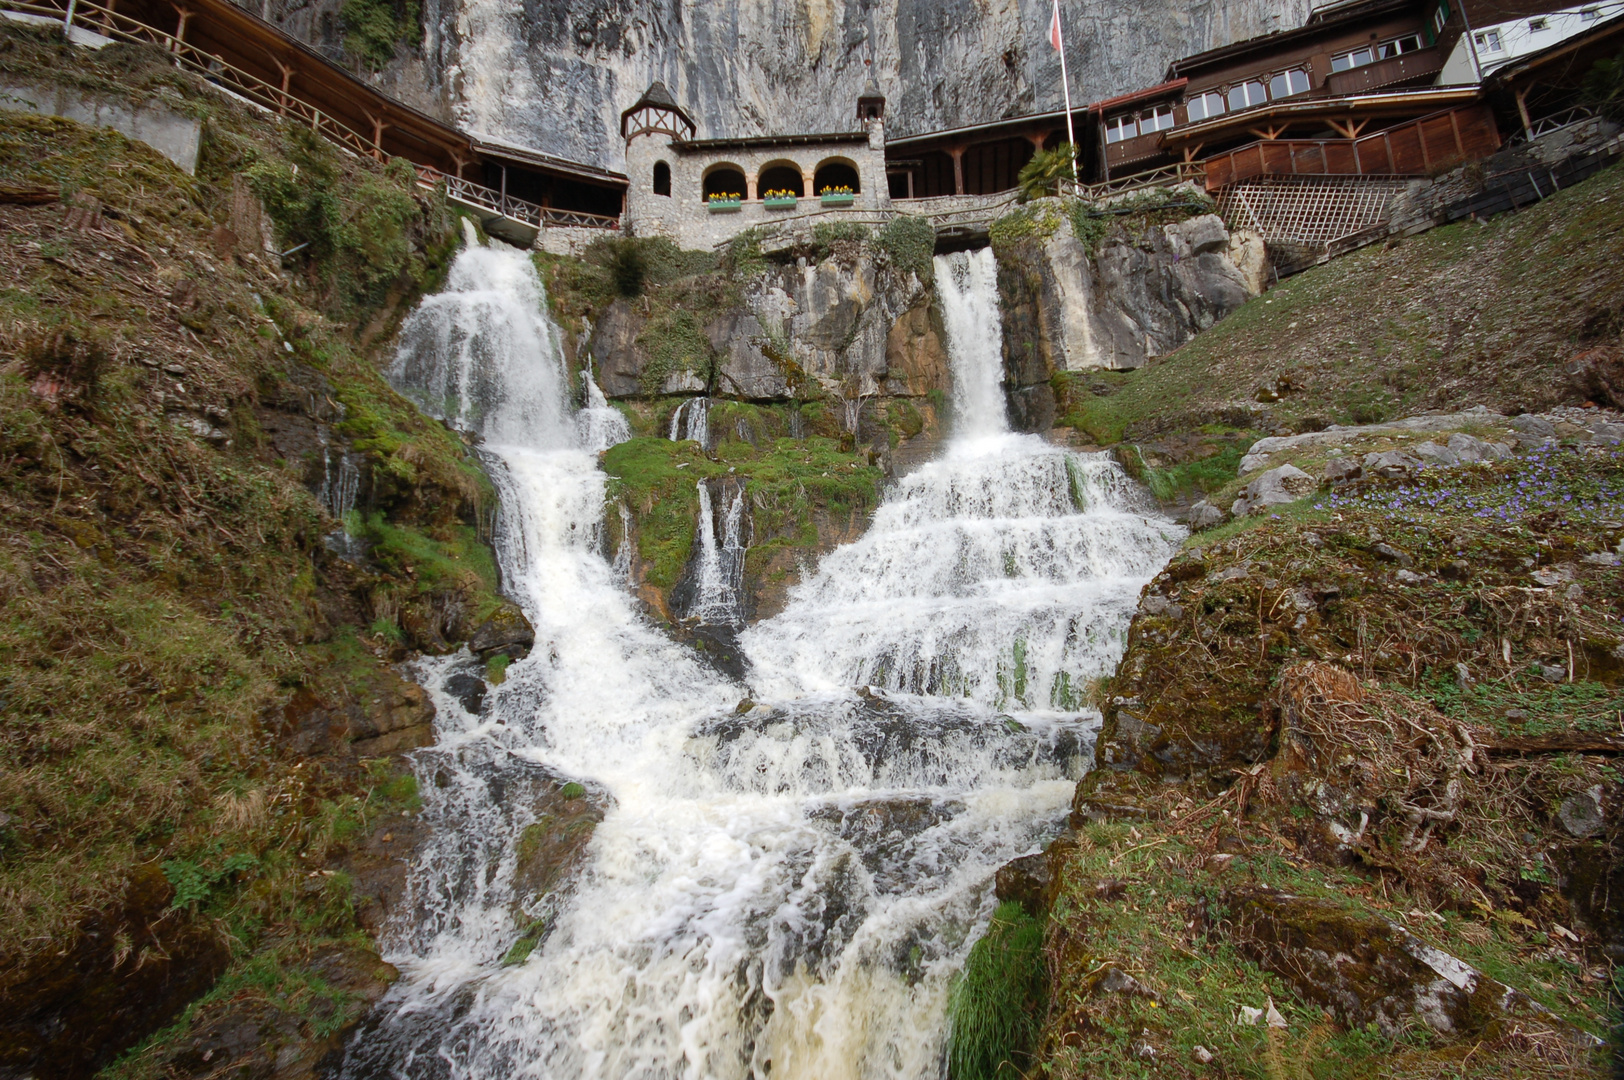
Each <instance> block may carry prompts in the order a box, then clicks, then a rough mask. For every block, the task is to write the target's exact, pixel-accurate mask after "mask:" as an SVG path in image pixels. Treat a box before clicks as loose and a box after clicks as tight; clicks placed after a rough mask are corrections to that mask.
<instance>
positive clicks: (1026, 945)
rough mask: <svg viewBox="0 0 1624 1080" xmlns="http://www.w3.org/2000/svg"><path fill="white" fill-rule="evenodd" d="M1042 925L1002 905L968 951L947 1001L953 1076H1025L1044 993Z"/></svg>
mask: <svg viewBox="0 0 1624 1080" xmlns="http://www.w3.org/2000/svg"><path fill="white" fill-rule="evenodd" d="M1046 976H1047V972H1046V971H1045V968H1044V962H1043V924H1042V923H1040V922H1038V920H1036V919H1034V918H1032V916H1030V915H1028V914H1027V913H1026V912H1025V911H1024V910H1022V908H1021V905H1019V904H1016V903H1005V904H1001V905H999V908H998V910H997V911H996V912H994V913H993V917H992V921H991V922H990V923H989V924H988V925H987V932H986V933H985V934H984V935H982V937H981V939H980V940H979V941H977V942H976V943H975V945H973V946H972V947H971V949H970V955H969V958H968V959H967V960H966V961H965V964H964V971H963V972H962V973H961V974H960V975H959V978H958V979H957V981H956V982H955V983H954V986H953V994H952V997H951V998H950V999H949V1002H948V1036H947V1068H948V1075H949V1076H951V1077H953V1080H1016V1078H1018V1077H1020V1076H1024V1075H1026V1069H1027V1063H1028V1061H1029V1060H1030V1054H1031V1051H1032V1049H1033V1047H1034V1044H1035V1042H1036V1039H1037V1033H1038V1026H1039V1022H1040V1018H1041V1016H1042V1014H1043V1012H1044V1008H1045V1005H1046V1003H1047V997H1048V985H1047V982H1048V980H1047V978H1046Z"/></svg>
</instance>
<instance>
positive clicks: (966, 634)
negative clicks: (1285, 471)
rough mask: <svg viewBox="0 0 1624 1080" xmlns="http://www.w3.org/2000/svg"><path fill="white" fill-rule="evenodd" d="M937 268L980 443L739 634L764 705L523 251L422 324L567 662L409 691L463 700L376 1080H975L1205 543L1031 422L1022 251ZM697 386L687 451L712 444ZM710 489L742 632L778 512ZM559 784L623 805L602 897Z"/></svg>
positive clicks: (469, 662)
mask: <svg viewBox="0 0 1624 1080" xmlns="http://www.w3.org/2000/svg"><path fill="white" fill-rule="evenodd" d="M935 272H936V279H937V288H938V290H939V298H940V302H941V307H942V310H943V312H944V320H945V323H946V326H947V330H948V337H949V351H950V358H951V362H952V373H953V379H954V395H953V417H954V430H955V432H956V435H955V437H954V438H953V439H952V440H951V441H950V442H949V443H948V444H947V445H946V447H945V448H944V451H943V452H942V454H941V456H940V457H939V459H938V460H936V461H933V462H930V463H928V464H926V465H924V466H922V467H920V468H919V469H917V470H916V471H914V472H913V473H911V474H910V475H908V476H906V477H904V478H901V479H899V480H896V481H894V482H893V483H892V484H891V486H890V488H889V489H888V491H887V493H886V495H885V497H884V499H883V500H882V503H881V505H880V507H879V508H878V510H877V511H876V514H875V517H874V521H873V524H872V526H871V527H870V528H869V530H868V531H867V533H866V534H865V535H864V536H863V537H862V538H860V539H859V540H857V541H856V542H854V543H852V544H849V545H847V546H845V547H842V548H839V549H837V550H835V551H833V552H831V553H830V554H828V555H827V556H825V557H824V558H823V560H822V562H821V564H820V565H819V566H818V567H817V569H816V571H815V572H813V573H811V574H810V575H809V576H808V577H807V579H806V580H805V581H803V582H802V583H801V584H800V585H799V586H797V587H796V588H795V589H794V590H792V592H791V596H790V600H789V603H788V605H787V607H786V609H785V610H784V611H783V613H782V614H780V615H779V616H777V617H776V618H773V619H770V620H767V621H763V622H760V623H757V624H756V625H753V626H749V627H745V628H743V629H742V630H741V632H740V633H739V638H738V640H739V645H740V648H741V649H742V650H743V652H744V654H745V656H746V658H747V660H748V668H747V674H746V678H745V680H744V683H743V684H740V683H736V682H733V681H730V680H729V679H727V678H726V677H724V676H722V675H719V674H718V673H716V671H714V670H713V669H711V668H709V667H707V666H705V665H704V664H702V663H700V662H699V661H698V660H697V659H696V658H695V654H694V653H693V652H692V651H691V650H689V649H688V648H687V647H685V646H682V645H679V644H677V643H675V642H674V641H672V640H671V639H670V638H669V637H667V636H666V635H665V634H664V633H663V632H662V631H661V630H660V629H659V628H658V627H656V626H655V625H654V624H653V623H651V622H650V621H649V620H648V619H647V618H646V617H645V616H643V615H642V614H641V613H640V611H639V608H638V605H637V602H636V600H635V598H634V597H633V595H632V594H631V592H630V591H629V589H628V588H627V581H626V569H625V567H624V566H618V567H617V566H611V565H610V563H609V562H608V561H607V560H606V559H605V557H604V550H605V545H604V543H603V530H604V529H605V528H611V529H614V530H615V533H616V536H617V539H618V537H619V536H620V535H623V533H622V530H623V529H624V527H625V526H624V524H623V522H622V521H621V520H620V519H618V518H614V517H613V515H611V516H610V517H609V518H608V519H606V516H605V504H604V488H605V482H606V477H605V475H604V473H603V472H602V470H601V469H600V468H599V465H598V460H597V454H596V451H598V450H601V449H602V448H604V447H605V446H608V445H612V444H613V443H614V442H616V441H619V440H621V439H624V438H626V437H628V435H629V431H628V430H627V428H626V424H625V421H624V419H623V418H622V417H621V416H620V415H619V413H617V412H616V411H615V410H613V409H612V408H611V407H609V406H608V404H607V403H606V402H604V400H603V398H602V395H601V394H600V393H598V392H597V387H596V386H595V385H591V384H590V379H588V385H587V387H586V388H585V389H586V394H585V400H586V402H587V404H586V406H585V407H584V408H582V409H579V410H572V408H571V405H570V394H569V383H568V376H567V373H566V371H565V367H564V363H563V358H562V353H561V351H560V349H559V337H558V332H557V329H556V328H555V327H553V326H552V325H551V323H550V322H549V321H548V319H547V316H546V314H545V312H546V298H545V295H544V293H543V291H542V285H541V282H540V281H539V279H538V278H537V276H536V274H535V271H534V269H533V267H532V265H531V263H530V261H529V259H528V257H527V256H526V255H524V254H523V253H520V252H517V251H510V250H497V249H495V248H484V247H480V246H479V245H478V244H477V243H470V244H469V245H468V246H467V248H466V249H465V250H464V251H463V252H462V253H461V254H460V255H459V257H458V258H457V261H456V263H455V265H454V267H453V269H452V272H451V276H450V279H449V281H448V284H447V286H446V288H445V290H444V291H443V292H441V293H440V294H438V295H435V296H432V297H429V298H427V299H426V300H425V301H424V302H423V304H422V305H421V306H420V308H419V309H418V310H417V311H416V312H415V313H414V314H413V315H412V316H411V317H410V319H409V320H408V321H407V323H406V325H405V327H404V328H403V331H402V341H401V346H400V351H399V354H398V356H397V359H396V361H395V364H394V367H393V369H392V371H391V378H392V379H393V381H394V382H395V384H396V385H397V386H398V387H399V388H400V389H401V390H402V391H403V392H404V393H406V394H408V395H409V396H411V397H412V398H413V399H414V400H416V401H417V402H419V403H420V404H421V405H422V406H423V408H425V409H426V410H427V411H429V412H430V413H431V414H433V415H435V416H437V417H440V418H442V419H444V420H445V421H446V422H447V423H449V424H451V425H452V426H454V427H456V428H458V429H460V430H463V431H466V432H469V433H471V434H475V435H477V436H479V439H480V453H481V456H482V458H483V461H484V463H485V465H486V468H487V469H488V471H489V472H490V475H491V476H492V478H493V480H494V482H495V483H496V485H497V488H498V491H499V494H500V498H501V507H500V512H499V520H498V529H497V537H496V547H497V551H498V556H499V559H500V562H501V570H502V575H503V582H504V586H505V589H506V591H507V593H508V594H509V595H510V596H511V597H512V598H513V599H514V600H515V602H517V603H518V604H520V605H521V606H522V607H523V609H524V611H525V613H526V614H527V615H528V617H529V618H530V620H531V622H532V623H533V624H534V626H535V630H536V644H535V647H534V648H533V650H532V651H531V653H530V655H529V657H528V658H526V659H525V660H522V661H518V662H515V663H513V664H512V665H511V666H510V667H509V668H508V669H507V674H506V679H505V681H503V682H502V683H501V684H500V685H497V686H494V687H491V688H490V689H489V690H488V691H487V692H485V694H484V695H483V699H482V700H479V699H478V698H477V697H475V698H470V697H469V695H467V694H466V693H463V692H461V691H460V690H459V687H466V685H467V684H468V679H469V675H470V673H477V672H478V671H479V665H478V664H477V661H475V660H474V659H473V658H472V657H470V656H469V655H468V654H467V653H466V652H464V653H462V654H460V655H457V656H450V657H442V658H435V659H428V660H423V661H420V662H418V664H417V665H416V667H415V669H414V671H413V674H414V676H415V677H416V678H418V679H419V680H420V681H421V682H422V683H423V685H424V686H425V687H426V688H427V689H428V690H429V692H430V694H431V695H432V697H433V699H434V703H435V706H436V708H437V710H438V716H437V720H436V731H437V738H438V741H437V744H436V745H435V746H433V747H431V748H429V749H426V750H423V751H420V752H419V753H418V755H417V759H416V769H417V772H418V777H419V786H420V789H421V793H422V798H423V804H424V806H423V811H422V813H423V815H424V817H425V819H426V820H427V822H428V825H429V826H430V830H431V839H430V840H429V841H428V843H427V845H426V846H425V848H424V850H423V851H422V853H421V855H420V858H419V862H418V864H417V865H416V866H415V867H414V869H413V871H412V876H411V881H410V905H409V906H410V909H411V910H410V911H409V912H408V917H406V918H403V919H402V920H400V921H399V922H398V923H397V924H396V925H395V926H394V927H393V928H392V929H391V931H390V932H389V934H388V936H387V937H386V939H385V941H384V943H383V947H384V951H385V957H386V959H388V960H389V961H390V962H391V963H393V964H395V965H396V966H397V967H399V969H400V971H401V978H400V980H399V981H398V982H397V983H396V985H395V986H394V987H393V988H392V989H391V990H390V992H389V994H388V995H387V996H386V997H385V999H384V1000H383V1001H382V1002H381V1003H380V1004H379V1005H378V1006H377V1008H376V1009H375V1010H374V1011H373V1013H372V1015H371V1016H370V1017H369V1018H368V1020H367V1021H366V1022H365V1023H364V1024H363V1025H362V1027H361V1029H360V1030H359V1031H358V1033H357V1035H356V1036H355V1037H354V1038H353V1039H352V1041H351V1044H350V1045H349V1047H348V1049H347V1052H346V1058H345V1062H344V1065H343V1075H344V1076H345V1077H346V1078H349V1080H362V1078H383V1077H400V1078H407V1077H410V1078H412V1080H425V1078H431V1077H432V1078H438V1077H447V1078H453V1077H454V1078H463V1077H467V1078H477V1080H507V1078H509V1077H515V1076H535V1077H547V1078H576V1077H604V1078H615V1080H620V1078H649V1080H653V1078H666V1077H671V1078H676V1077H682V1078H694V1080H699V1078H710V1077H716V1078H743V1077H757V1078H765V1077H768V1076H771V1077H772V1078H773V1080H784V1078H806V1080H813V1078H816V1080H844V1078H852V1080H856V1078H868V1077H910V1078H913V1077H937V1076H941V1075H943V1073H944V1070H945V1067H944V1064H943V1060H944V1047H945V1041H946V1030H945V1028H946V1022H947V1002H948V996H949V991H950V988H951V985H952V980H953V976H954V974H955V972H956V971H958V970H959V969H960V968H961V967H962V965H963V963H964V959H965V956H966V954H967V953H968V951H969V948H970V946H971V944H972V943H973V942H974V941H975V939H976V937H977V935H978V934H979V933H980V932H981V930H982V929H983V928H984V926H985V924H986V921H987V919H988V917H989V916H990V914H991V912H992V910H993V908H994V906H995V904H996V901H995V900H994V897H993V894H992V878H993V874H994V872H995V871H996V870H997V868H998V867H999V866H1000V865H1002V864H1003V863H1005V862H1008V861H1009V860H1011V859H1013V858H1015V857H1017V856H1020V855H1023V854H1026V853H1028V852H1031V851H1034V850H1037V849H1038V848H1039V847H1040V846H1041V845H1042V844H1044V843H1045V842H1046V841H1047V840H1048V839H1049V838H1051V837H1052V836H1054V835H1055V834H1056V833H1057V832H1058V831H1059V830H1060V829H1061V828H1063V827H1064V822H1065V817H1066V813H1067V809H1068V805H1069V801H1070V797H1071V793H1072V788H1073V785H1074V782H1075V780H1076V779H1077V778H1078V777H1079V776H1080V775H1081V774H1082V772H1083V771H1084V770H1085V769H1086V768H1087V767H1088V764H1089V761H1090V754H1091V746H1092V741H1093V733H1094V731H1095V730H1096V728H1097V725H1098V720H1099V718H1098V714H1097V713H1095V712H1092V711H1090V710H1088V709H1086V708H1083V707H1082V706H1081V702H1082V701H1083V700H1084V698H1085V692H1086V690H1087V687H1088V684H1089V683H1090V682H1091V681H1092V680H1094V679H1097V678H1099V677H1101V676H1104V675H1106V674H1108V673H1109V672H1110V671H1111V669H1112V668H1113V667H1114V666H1115V664H1116V662H1117V660H1118V658H1119V657H1120V655H1121V652H1122V648H1123V638H1124V635H1125V633H1126V629H1127V625H1128V621H1129V618H1130V616H1131V613H1132V610H1133V607H1134V604H1135V603H1136V601H1137V597H1138V594H1139V591H1140V589H1141V587H1142V586H1143V584H1144V583H1145V581H1146V580H1148V579H1149V578H1150V577H1151V576H1152V575H1154V574H1155V573H1156V572H1157V570H1159V568H1160V567H1161V566H1162V565H1163V564H1164V563H1165V561H1166V560H1167V559H1168V557H1169V556H1170V555H1171V553H1172V551H1173V550H1174V548H1175V546H1176V544H1177V542H1178V541H1179V540H1180V539H1181V537H1182V532H1181V530H1179V528H1178V527H1177V526H1174V525H1173V524H1172V523H1170V522H1168V521H1166V520H1163V519H1161V518H1160V517H1158V516H1157V515H1156V514H1155V513H1154V511H1152V510H1150V509H1148V505H1149V504H1148V503H1147V502H1145V501H1144V500H1143V497H1142V496H1141V495H1140V494H1139V493H1138V492H1137V491H1136V489H1135V488H1134V486H1133V485H1132V484H1131V482H1130V481H1129V480H1128V479H1127V477H1126V476H1124V475H1123V473H1122V472H1121V470H1120V468H1119V467H1118V466H1116V465H1115V464H1114V463H1113V462H1111V461H1109V460H1108V459H1107V458H1106V457H1105V456H1104V455H1088V454H1077V453H1073V452H1069V451H1065V450H1062V449H1060V448H1057V447H1055V446H1053V445H1051V444H1049V443H1048V442H1046V441H1045V440H1043V439H1042V438H1040V437H1037V436H1032V435H1019V434H1012V433H1010V432H1009V430H1008V426H1007V422H1006V419H1005V415H1004V399H1003V386H1002V382H1003V376H1002V357H1001V337H1002V331H1001V328H1000V325H999V321H998V306H997V292H996V288H995V277H996V265H995V263H994V260H993V255H992V253H991V251H990V250H982V251H978V252H971V253H958V254H953V255H944V256H938V257H937V259H936V266H935ZM699 400H700V401H701V404H696V405H690V406H687V415H682V414H680V413H679V415H678V416H677V417H674V418H673V420H672V436H673V437H675V436H677V435H679V434H681V435H684V436H685V437H695V435H698V437H700V438H704V437H705V436H704V434H703V431H704V426H705V409H706V405H705V404H703V403H702V402H703V399H699ZM700 495H701V500H702V513H701V517H700V523H699V524H700V530H701V531H700V535H699V536H698V538H697V541H696V551H697V553H698V555H697V557H698V558H699V560H700V562H699V564H698V566H697V571H698V573H697V576H696V578H697V583H698V588H699V595H700V599H701V601H702V607H703V611H704V613H705V617H706V619H707V621H715V622H718V623H729V624H733V625H738V624H739V623H740V621H741V620H739V619H738V618H737V593H738V591H739V588H740V584H739V581H740V579H739V575H740V573H741V570H740V568H741V567H742V560H743V550H744V549H743V547H742V543H743V541H742V540H741V539H740V531H739V529H738V519H739V515H740V513H742V512H743V510H744V504H745V501H746V493H745V491H744V489H743V488H742V487H741V486H737V485H735V486H734V487H731V488H728V487H718V488H715V489H713V490H712V491H709V492H707V490H706V488H705V486H704V485H701V488H700ZM713 496H715V497H716V504H715V505H714V506H713V504H712V497H713ZM470 705H473V706H474V711H470V708H469V706H470ZM564 781H576V782H579V783H580V784H581V785H583V787H584V789H585V791H586V793H587V797H588V798H590V799H591V800H593V801H594V802H595V803H596V804H598V805H601V806H602V807H603V808H604V818H603V820H602V822H601V823H599V824H598V825H597V827H596V830H595V831H594V832H593V833H592V835H591V840H590V842H589V844H588V845H587V846H586V848H585V854H584V860H583V862H582V866H581V868H580V869H579V871H577V872H576V873H575V874H574V875H573V878H572V879H571V880H570V881H569V882H568V883H567V884H565V885H563V886H560V887H556V888H552V889H550V890H548V891H546V892H545V893H544V894H542V895H539V896H537V895H529V894H527V893H526V892H525V889H524V886H523V883H522V882H521V881H520V880H519V879H520V878H521V877H522V874H520V873H519V871H518V864H519V862H520V856H519V848H520V847H521V846H522V842H523V841H522V836H523V834H524V830H525V829H526V827H527V826H530V825H533V824H536V823H537V821H538V820H539V819H540V817H541V816H542V815H543V814H544V813H545V812H546V811H545V809H544V808H543V802H544V801H543V800H538V798H537V793H538V792H542V791H552V790H554V789H556V787H557V785H558V784H559V783H560V782H564ZM537 928H541V929H537ZM525 933H529V934H531V935H532V936H533V937H535V938H537V939H538V940H537V942H536V944H535V945H534V948H533V950H532V951H530V952H529V953H528V955H527V956H525V957H524V958H523V959H522V961H521V962H512V961H513V957H514V955H515V954H514V953H513V948H514V944H515V942H516V941H517V940H518V939H519V938H520V937H521V936H522V935H524V934H525ZM504 958H507V959H508V961H509V962H508V963H506V964H504Z"/></svg>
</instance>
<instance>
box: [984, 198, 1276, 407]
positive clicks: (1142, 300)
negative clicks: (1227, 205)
mask: <svg viewBox="0 0 1624 1080" xmlns="http://www.w3.org/2000/svg"><path fill="white" fill-rule="evenodd" d="M1231 241H1232V237H1231V235H1230V233H1229V232H1228V230H1226V229H1225V228H1224V225H1223V223H1222V222H1221V221H1219V219H1218V218H1217V217H1216V216H1214V215H1211V214H1206V215H1202V216H1199V217H1194V218H1190V219H1188V220H1185V221H1181V222H1176V223H1174V224H1171V225H1166V226H1162V227H1159V228H1148V229H1145V230H1144V231H1143V232H1142V233H1136V234H1134V235H1128V234H1127V233H1125V232H1122V231H1117V232H1115V233H1113V234H1111V235H1110V236H1108V237H1107V238H1106V239H1105V241H1104V242H1103V244H1102V245H1101V246H1100V248H1099V251H1098V252H1097V253H1091V252H1090V251H1089V250H1088V249H1087V248H1085V247H1084V245H1083V244H1082V243H1081V242H1080V241H1079V240H1078V239H1077V238H1076V236H1075V235H1074V234H1073V232H1072V229H1071V226H1070V225H1069V224H1068V223H1065V222H1063V221H1062V222H1060V223H1059V224H1058V227H1057V228H1056V229H1055V231H1054V233H1053V234H1052V235H1050V236H1048V237H1047V238H1043V239H1040V238H1037V237H1033V238H1030V239H1026V240H1022V241H1019V242H1017V243H1014V244H1012V245H1010V246H1009V247H1008V248H1007V249H1000V250H999V251H998V260H999V261H998V291H999V307H1000V309H1001V311H1002V313H1003V322H1004V378H1005V384H1006V386H1007V388H1008V393H1009V399H1010V412H1011V419H1012V420H1013V422H1014V424H1015V426H1016V427H1017V428H1019V429H1020V430H1022V431H1040V430H1043V429H1044V428H1046V427H1048V426H1049V425H1050V424H1052V423H1053V418H1054V412H1055V401H1054V395H1053V391H1052V390H1051V388H1050V380H1051V378H1052V377H1053V376H1054V375H1055V374H1056V373H1058V372H1063V371H1086V370H1090V369H1095V368H1107V369H1116V370H1126V369H1130V368H1137V367H1139V366H1141V365H1143V364H1144V363H1145V361H1146V360H1147V359H1149V358H1150V357H1153V356H1160V355H1163V354H1165V353H1168V352H1171V351H1173V350H1174V349H1176V348H1178V347H1179V346H1180V345H1183V344H1184V343H1185V342H1186V341H1189V340H1190V339H1191V338H1192V337H1194V336H1195V335H1196V334H1198V333H1200V332H1201V331H1202V330H1205V329H1207V328H1208V327H1210V326H1212V325H1213V324H1214V323H1216V322H1217V321H1218V320H1219V319H1222V318H1223V317H1224V316H1226V315H1228V314H1229V313H1230V312H1232V311H1234V310H1235V309H1237V308H1239V307H1240V306H1241V305H1242V304H1243V303H1245V302H1246V300H1247V299H1248V298H1249V297H1250V296H1252V295H1253V294H1254V292H1255V291H1256V288H1255V285H1254V284H1253V283H1252V282H1251V281H1250V280H1249V278H1248V276H1247V274H1246V273H1244V272H1243V271H1242V269H1241V268H1240V266H1238V265H1237V264H1236V262H1235V261H1234V260H1233V259H1232V258H1231V256H1230V248H1231Z"/></svg>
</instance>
